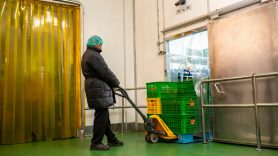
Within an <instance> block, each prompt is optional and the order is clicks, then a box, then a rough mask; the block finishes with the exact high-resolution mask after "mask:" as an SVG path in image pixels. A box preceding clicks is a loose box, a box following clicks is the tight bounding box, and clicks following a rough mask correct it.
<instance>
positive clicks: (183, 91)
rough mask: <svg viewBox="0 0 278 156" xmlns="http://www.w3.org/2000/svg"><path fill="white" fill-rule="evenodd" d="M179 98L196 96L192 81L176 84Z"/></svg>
mask: <svg viewBox="0 0 278 156" xmlns="http://www.w3.org/2000/svg"><path fill="white" fill-rule="evenodd" d="M178 89H179V96H180V97H184V96H196V92H195V87H194V83H193V80H188V81H184V82H179V83H178Z"/></svg>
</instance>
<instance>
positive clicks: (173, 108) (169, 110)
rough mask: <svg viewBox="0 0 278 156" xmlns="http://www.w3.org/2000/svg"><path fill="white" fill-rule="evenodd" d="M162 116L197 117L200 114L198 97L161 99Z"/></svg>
mask: <svg viewBox="0 0 278 156" xmlns="http://www.w3.org/2000/svg"><path fill="white" fill-rule="evenodd" d="M161 106H162V114H165V115H166V114H172V115H192V114H193V115H195V114H198V113H199V112H198V110H199V104H198V103H197V97H196V96H193V97H184V98H161Z"/></svg>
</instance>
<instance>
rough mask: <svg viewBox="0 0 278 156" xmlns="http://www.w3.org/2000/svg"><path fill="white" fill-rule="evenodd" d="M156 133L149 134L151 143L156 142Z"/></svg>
mask: <svg viewBox="0 0 278 156" xmlns="http://www.w3.org/2000/svg"><path fill="white" fill-rule="evenodd" d="M158 139H159V137H158V135H157V134H150V141H151V143H157V142H158Z"/></svg>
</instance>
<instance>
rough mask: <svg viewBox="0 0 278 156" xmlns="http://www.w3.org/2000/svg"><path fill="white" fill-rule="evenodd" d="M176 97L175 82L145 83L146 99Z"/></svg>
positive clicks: (176, 85) (176, 88) (176, 87)
mask: <svg viewBox="0 0 278 156" xmlns="http://www.w3.org/2000/svg"><path fill="white" fill-rule="evenodd" d="M178 96H179V94H178V84H177V83H176V82H151V83H147V97H148V98H159V97H161V98H175V97H178Z"/></svg>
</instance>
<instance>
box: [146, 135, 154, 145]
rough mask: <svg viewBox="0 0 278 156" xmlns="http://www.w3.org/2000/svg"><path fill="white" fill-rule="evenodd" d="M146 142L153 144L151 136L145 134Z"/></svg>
mask: <svg viewBox="0 0 278 156" xmlns="http://www.w3.org/2000/svg"><path fill="white" fill-rule="evenodd" d="M145 141H146V142H148V143H152V142H151V136H150V134H145Z"/></svg>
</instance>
